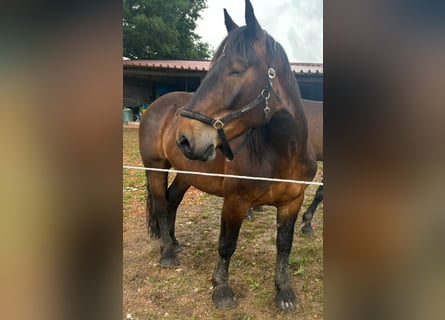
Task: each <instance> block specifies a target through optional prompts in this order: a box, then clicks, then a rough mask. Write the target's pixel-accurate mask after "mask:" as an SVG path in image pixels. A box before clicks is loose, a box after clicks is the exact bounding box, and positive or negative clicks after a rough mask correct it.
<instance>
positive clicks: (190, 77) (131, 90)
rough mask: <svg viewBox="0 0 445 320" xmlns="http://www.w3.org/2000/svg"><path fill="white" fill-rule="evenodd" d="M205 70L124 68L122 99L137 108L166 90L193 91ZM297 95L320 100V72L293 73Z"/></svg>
mask: <svg viewBox="0 0 445 320" xmlns="http://www.w3.org/2000/svg"><path fill="white" fill-rule="evenodd" d="M205 74H206V72H205V71H202V72H199V73H194V74H186V75H183V74H182V73H181V71H178V72H176V73H171V72H165V74H163V73H162V72H161V73H160V72H159V71H157V72H156V74H154V73H151V72H150V71H147V72H146V73H144V74H138V75H132V74H129V73H128V72H126V70H125V68H124V101H123V105H124V106H125V107H130V108H137V107H140V106H142V105H144V104H150V103H151V102H153V100H154V99H156V98H157V97H159V96H160V95H162V94H165V93H166V92H169V91H188V92H194V91H196V89H197V88H198V86H199V84H200V83H201V80H202V79H203V78H204V76H205ZM296 78H297V81H298V85H299V87H300V92H301V96H302V97H303V98H305V99H309V100H319V101H322V100H323V75H322V74H296Z"/></svg>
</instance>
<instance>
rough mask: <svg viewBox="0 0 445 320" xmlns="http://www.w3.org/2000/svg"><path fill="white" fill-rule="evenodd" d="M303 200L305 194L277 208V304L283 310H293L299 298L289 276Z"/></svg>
mask: <svg viewBox="0 0 445 320" xmlns="http://www.w3.org/2000/svg"><path fill="white" fill-rule="evenodd" d="M302 202H303V195H302V196H300V197H299V198H298V199H296V200H295V201H294V202H293V203H292V204H291V205H290V206H286V207H279V208H278V210H277V243H276V246H277V261H276V269H275V288H276V290H277V293H276V296H275V305H276V306H277V307H278V308H279V309H280V310H283V311H292V310H294V309H295V308H296V306H297V303H298V300H297V296H296V295H295V292H294V290H293V289H292V286H291V283H290V276H289V255H290V252H291V249H292V242H293V238H294V227H295V221H296V219H297V215H298V211H299V209H300V207H301V203H302Z"/></svg>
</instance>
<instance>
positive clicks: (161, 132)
mask: <svg viewBox="0 0 445 320" xmlns="http://www.w3.org/2000/svg"><path fill="white" fill-rule="evenodd" d="M191 96H192V94H191V93H188V92H180V91H178V92H171V93H168V94H165V95H163V96H161V97H159V98H158V99H156V100H155V101H154V102H153V103H152V104H150V106H149V108H148V109H147V111H145V113H144V115H143V117H142V119H141V122H140V124H139V148H140V152H141V156H142V161H143V162H144V165H148V163H147V162H148V161H150V160H151V159H158V158H159V159H163V158H165V157H166V156H165V150H163V149H164V146H165V140H164V139H165V137H169V136H171V135H172V132H170V131H171V130H172V126H171V124H172V122H173V119H174V116H175V113H176V111H177V110H178V109H179V108H181V107H183V106H184V105H185V104H186V103H187V102H188V101H189V100H190V97H191Z"/></svg>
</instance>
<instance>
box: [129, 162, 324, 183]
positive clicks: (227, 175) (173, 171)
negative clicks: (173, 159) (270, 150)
mask: <svg viewBox="0 0 445 320" xmlns="http://www.w3.org/2000/svg"><path fill="white" fill-rule="evenodd" d="M123 168H124V169H134V170H145V171H158V172H168V173H182V174H194V175H201V176H208V177H220V178H234V179H245V180H259V181H271V182H287V183H299V184H309V185H316V186H322V185H323V182H315V181H301V180H288V179H276V178H265V177H251V176H238V175H234V174H223V173H208V172H198V171H184V170H176V169H160V168H146V167H135V166H125V165H124V166H123Z"/></svg>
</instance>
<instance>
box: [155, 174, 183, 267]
mask: <svg viewBox="0 0 445 320" xmlns="http://www.w3.org/2000/svg"><path fill="white" fill-rule="evenodd" d="M167 178H168V174H167V173H166V172H153V171H151V172H150V173H149V175H148V179H149V185H150V212H149V214H150V217H149V219H148V220H149V221H150V220H151V219H156V220H157V223H158V227H159V236H160V245H161V258H160V264H161V266H162V267H170V266H176V265H179V260H178V258H177V256H176V250H175V245H174V243H173V240H172V238H171V236H170V227H169V222H168V220H169V219H168V201H167ZM151 216H153V218H151Z"/></svg>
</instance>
